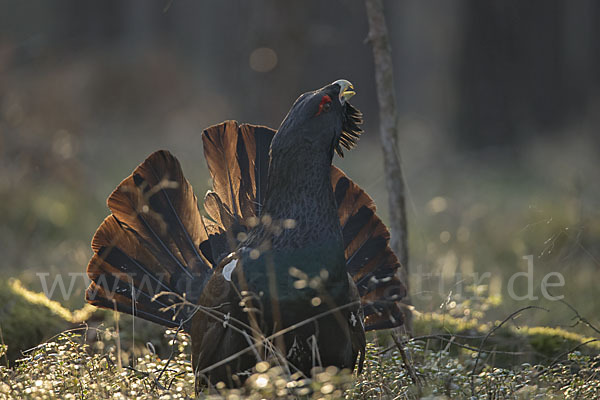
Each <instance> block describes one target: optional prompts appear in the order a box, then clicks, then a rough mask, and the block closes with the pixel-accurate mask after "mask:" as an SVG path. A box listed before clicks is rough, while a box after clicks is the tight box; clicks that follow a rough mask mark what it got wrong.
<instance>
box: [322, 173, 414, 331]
mask: <svg viewBox="0 0 600 400" xmlns="http://www.w3.org/2000/svg"><path fill="white" fill-rule="evenodd" d="M331 184H332V186H333V189H334V192H335V196H336V201H337V203H338V215H339V218H340V224H341V226H342V234H343V236H344V243H345V246H346V266H347V268H348V272H349V273H350V275H352V278H353V279H354V282H355V283H356V286H357V287H358V291H359V293H360V296H361V299H362V303H363V308H364V313H365V329H366V330H371V329H385V328H393V327H396V326H400V325H402V322H403V318H402V311H401V310H400V308H399V306H398V303H397V301H398V300H400V299H402V298H403V297H404V296H405V295H406V288H405V287H404V285H403V284H402V282H400V280H399V279H398V278H397V277H396V272H397V271H398V268H399V267H400V263H399V261H398V258H397V257H396V255H395V254H394V252H393V251H392V249H391V248H390V247H389V240H390V234H389V231H388V230H387V228H386V227H385V225H384V224H383V222H382V221H381V219H379V217H378V216H377V214H376V213H375V211H376V207H375V203H374V202H373V199H371V197H370V196H369V195H368V194H367V193H366V192H365V191H364V190H362V189H361V188H360V187H359V186H358V185H357V184H355V183H354V182H352V181H351V180H350V179H349V178H348V177H347V176H346V175H345V174H344V173H343V172H342V171H341V170H340V169H338V168H336V167H334V166H332V167H331Z"/></svg>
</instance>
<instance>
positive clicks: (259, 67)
mask: <svg viewBox="0 0 600 400" xmlns="http://www.w3.org/2000/svg"><path fill="white" fill-rule="evenodd" d="M276 66H277V53H275V50H273V49H271V48H268V47H259V48H257V49H254V50H253V51H252V53H250V68H252V69H253V70H255V71H256V72H269V71H271V70H272V69H273V68H275V67H276Z"/></svg>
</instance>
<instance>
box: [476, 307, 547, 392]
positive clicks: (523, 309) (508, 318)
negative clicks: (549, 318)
mask: <svg viewBox="0 0 600 400" xmlns="http://www.w3.org/2000/svg"><path fill="white" fill-rule="evenodd" d="M531 309H538V310H544V311H546V312H550V310H547V309H545V308H543V307H538V306H527V307H523V308H520V309H518V310H517V311H515V312H513V313H512V314H510V315H509V316H508V317H506V318H504V320H503V321H502V322H500V324H498V325H497V326H495V327H494V328H492V329H491V330H490V331H489V332H488V334H487V335H485V337H484V338H483V340H482V341H481V345H479V350H478V351H477V358H476V359H475V365H473V370H472V371H471V395H472V396H475V373H476V372H477V366H478V364H479V359H480V358H481V353H482V352H483V346H484V344H485V342H486V341H487V340H488V338H489V337H490V336H491V335H492V334H493V333H494V332H496V331H497V330H498V329H500V327H501V326H502V325H504V324H505V323H506V322H508V321H510V320H512V319H513V318H514V317H515V316H517V315H518V314H520V313H522V312H523V311H525V310H531Z"/></svg>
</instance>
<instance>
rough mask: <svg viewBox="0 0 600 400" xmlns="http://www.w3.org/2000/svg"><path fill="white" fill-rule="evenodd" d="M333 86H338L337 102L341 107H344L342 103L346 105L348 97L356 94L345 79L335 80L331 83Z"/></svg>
mask: <svg viewBox="0 0 600 400" xmlns="http://www.w3.org/2000/svg"><path fill="white" fill-rule="evenodd" d="M333 85H339V87H340V96H339V100H340V103H341V104H342V105H344V103H346V102H347V101H348V100H349V99H350V97H352V96H354V95H355V94H356V92H355V91H354V86H352V84H351V83H350V82H348V81H347V80H345V79H340V80H337V81H335V82H333Z"/></svg>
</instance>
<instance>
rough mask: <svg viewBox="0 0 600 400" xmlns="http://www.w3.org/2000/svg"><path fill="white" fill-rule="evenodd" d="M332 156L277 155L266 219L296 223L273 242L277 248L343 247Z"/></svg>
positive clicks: (299, 151) (295, 152)
mask: <svg viewBox="0 0 600 400" xmlns="http://www.w3.org/2000/svg"><path fill="white" fill-rule="evenodd" d="M330 174H331V155H329V154H327V153H326V152H317V151H314V149H311V148H309V147H307V148H295V149H293V151H289V152H285V153H278V154H273V155H272V157H271V163H270V165H269V178H268V184H267V195H266V198H265V204H264V207H263V209H262V213H261V214H262V215H266V214H268V215H269V216H270V217H271V218H272V219H273V220H274V221H285V220H293V221H294V222H293V223H292V225H293V226H294V227H293V229H289V225H288V229H286V226H285V224H284V229H283V231H282V232H281V233H280V234H279V235H277V237H275V238H273V245H274V247H292V248H300V247H304V246H307V245H310V244H315V243H321V244H323V243H342V233H341V228H340V223H339V218H338V215H337V204H336V201H335V197H334V193H333V189H332V187H331V175H330Z"/></svg>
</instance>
